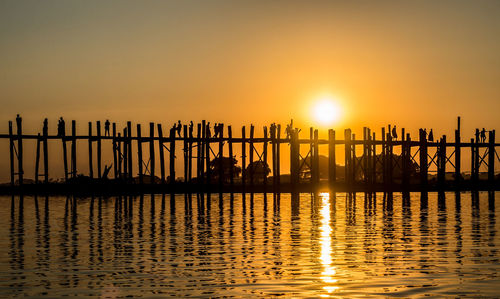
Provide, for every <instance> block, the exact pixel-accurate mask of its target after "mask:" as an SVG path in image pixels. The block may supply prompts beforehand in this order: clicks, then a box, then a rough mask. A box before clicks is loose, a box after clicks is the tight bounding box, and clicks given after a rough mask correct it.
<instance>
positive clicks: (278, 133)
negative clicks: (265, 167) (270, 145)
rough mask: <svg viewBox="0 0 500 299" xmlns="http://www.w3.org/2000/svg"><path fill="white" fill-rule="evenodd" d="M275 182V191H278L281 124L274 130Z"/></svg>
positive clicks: (279, 181) (279, 182)
mask: <svg viewBox="0 0 500 299" xmlns="http://www.w3.org/2000/svg"><path fill="white" fill-rule="evenodd" d="M276 134H277V135H276V137H277V138H276V139H277V140H276V141H277V143H276V174H275V175H276V184H277V186H278V189H277V192H279V191H280V186H281V185H280V184H281V171H280V149H281V125H278V126H277V132H276Z"/></svg>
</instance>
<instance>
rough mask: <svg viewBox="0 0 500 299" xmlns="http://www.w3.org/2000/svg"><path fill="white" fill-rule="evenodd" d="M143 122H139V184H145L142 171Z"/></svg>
mask: <svg viewBox="0 0 500 299" xmlns="http://www.w3.org/2000/svg"><path fill="white" fill-rule="evenodd" d="M141 131H142V130H141V124H137V169H138V170H139V184H141V185H142V184H144V179H143V176H142V175H143V172H142V132H141Z"/></svg>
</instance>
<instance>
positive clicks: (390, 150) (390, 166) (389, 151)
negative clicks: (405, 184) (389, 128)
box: [387, 132, 394, 186]
mask: <svg viewBox="0 0 500 299" xmlns="http://www.w3.org/2000/svg"><path fill="white" fill-rule="evenodd" d="M393 150H394V145H393V143H392V135H391V133H390V132H388V133H387V181H388V184H389V186H392V183H393V179H392V177H393V170H394V169H393V164H394V163H393V160H394V155H393Z"/></svg>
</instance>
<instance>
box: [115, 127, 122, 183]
mask: <svg viewBox="0 0 500 299" xmlns="http://www.w3.org/2000/svg"><path fill="white" fill-rule="evenodd" d="M116 152H117V153H116V155H117V161H116V163H117V164H116V165H117V166H118V169H117V174H118V177H119V178H120V179H121V178H122V177H123V175H122V166H123V165H122V162H123V155H122V136H121V134H120V133H118V136H117V140H116Z"/></svg>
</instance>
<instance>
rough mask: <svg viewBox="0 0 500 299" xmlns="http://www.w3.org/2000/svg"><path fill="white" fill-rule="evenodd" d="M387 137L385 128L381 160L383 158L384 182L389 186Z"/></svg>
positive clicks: (383, 129) (383, 130)
mask: <svg viewBox="0 0 500 299" xmlns="http://www.w3.org/2000/svg"><path fill="white" fill-rule="evenodd" d="M386 137H387V135H386V133H385V128H382V148H381V152H380V155H381V158H382V182H383V184H384V185H386V184H387V142H386V139H385V138H386Z"/></svg>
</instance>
